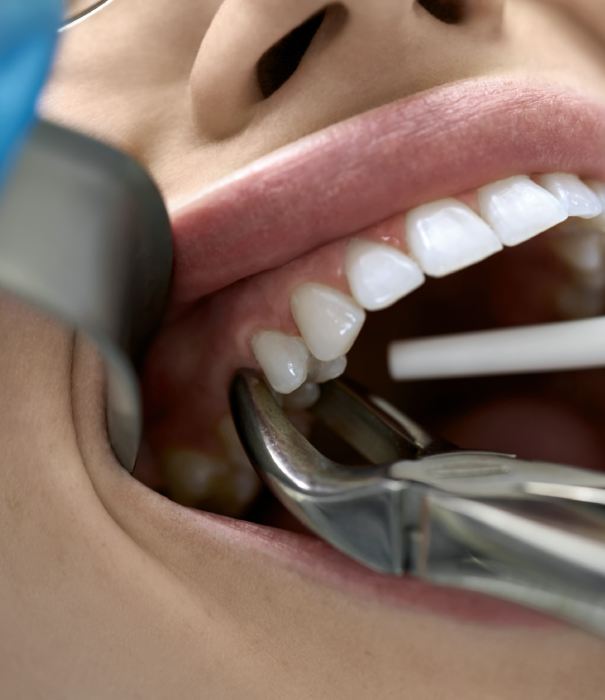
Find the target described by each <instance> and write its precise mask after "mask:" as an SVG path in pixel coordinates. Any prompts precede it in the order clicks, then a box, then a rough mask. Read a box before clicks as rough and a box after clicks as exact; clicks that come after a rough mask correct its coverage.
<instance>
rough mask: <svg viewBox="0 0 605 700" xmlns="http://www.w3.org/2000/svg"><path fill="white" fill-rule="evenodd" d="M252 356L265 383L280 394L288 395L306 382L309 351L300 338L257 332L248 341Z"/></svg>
mask: <svg viewBox="0 0 605 700" xmlns="http://www.w3.org/2000/svg"><path fill="white" fill-rule="evenodd" d="M252 352H253V353H254V356H255V357H256V359H257V361H258V364H259V365H260V366H261V369H262V370H263V372H264V373H265V377H267V381H268V382H269V384H271V386H272V387H273V388H274V389H275V391H278V392H279V393H280V394H289V393H290V392H292V391H294V390H295V389H298V387H299V386H301V385H302V384H303V383H304V382H305V381H306V379H307V371H308V366H309V351H308V350H307V347H306V345H305V344H304V342H303V341H302V340H301V339H300V338H295V337H293V336H290V335H285V334H284V333H279V332H278V331H261V332H260V333H257V334H256V335H255V336H254V337H253V338H252Z"/></svg>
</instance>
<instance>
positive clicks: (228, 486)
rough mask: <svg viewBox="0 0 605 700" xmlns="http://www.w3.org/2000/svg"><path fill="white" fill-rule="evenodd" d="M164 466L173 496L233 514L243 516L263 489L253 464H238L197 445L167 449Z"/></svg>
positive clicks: (193, 505) (200, 506)
mask: <svg viewBox="0 0 605 700" xmlns="http://www.w3.org/2000/svg"><path fill="white" fill-rule="evenodd" d="M161 470H162V475H163V477H164V480H165V484H166V488H167V491H168V494H169V496H170V497H171V498H172V500H174V501H176V502H177V503H180V504H181V505H184V506H190V507H196V508H203V509H205V510H212V511H213V512H216V513H221V514H223V515H228V516H231V517H237V516H241V515H242V514H243V513H244V512H245V511H246V509H247V508H248V507H249V506H250V504H251V503H252V501H253V500H254V498H255V497H256V495H257V494H258V490H259V481H258V478H257V476H256V475H255V473H254V472H253V470H252V468H251V467H250V466H249V465H248V466H247V467H245V468H242V467H238V466H235V465H232V464H228V463H227V462H226V461H224V460H223V459H222V458H220V457H217V456H210V455H207V454H203V453H202V452H198V451H197V450H193V449H176V450H167V451H166V452H165V453H164V454H163V455H162V458H161Z"/></svg>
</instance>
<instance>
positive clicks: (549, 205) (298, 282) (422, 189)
mask: <svg viewBox="0 0 605 700" xmlns="http://www.w3.org/2000/svg"><path fill="white" fill-rule="evenodd" d="M604 142H605V113H604V111H603V109H602V108H600V107H598V106H596V105H594V104H593V103H590V102H588V101H586V100H584V99H583V98H581V97H580V96H578V95H576V94H573V93H572V94H570V93H561V92H560V91H553V90H552V89H551V88H546V87H540V88H536V87H528V86H527V85H519V84H517V83H513V82H512V81H507V80H501V79H499V80H491V81H482V82H480V83H477V82H468V83H462V84H458V85H453V86H447V87H444V88H438V89H436V90H432V91H430V92H428V93H424V94H422V95H419V96H415V97H413V98H409V99H407V100H404V101H403V102H401V103H397V104H394V105H389V106H387V107H385V108H381V109H379V110H375V111H374V112H372V113H369V114H367V115H362V116H361V117H357V118H355V119H353V120H350V121H349V122H345V123H342V124H338V125H336V126H335V127H332V128H330V129H328V130H326V131H324V132H321V133H319V134H315V135H313V136H311V137H308V138H307V139H304V140H303V141H301V142H298V143H296V144H294V145H293V146H290V147H287V148H286V149H283V150H282V151H280V152H278V153H277V154H274V155H272V156H269V157H267V158H265V159H263V160H261V161H259V162H257V163H255V164H253V165H252V166H249V167H248V168H246V169H244V170H243V171H241V172H239V173H237V174H236V175H235V176H234V177H233V178H230V179H229V180H227V181H225V182H223V183H219V184H218V185H217V186H215V187H214V188H212V189H211V190H210V191H207V192H204V193H202V194H201V195H200V196H199V197H196V198H194V199H193V200H192V201H191V202H189V203H188V204H186V205H185V206H183V207H182V208H180V209H179V210H178V211H177V212H175V214H174V216H173V223H174V228H175V247H176V274H175V285H174V299H173V302H174V303H173V307H172V310H171V313H170V316H169V318H168V320H167V324H166V327H165V329H164V331H163V332H162V333H161V334H160V336H159V337H158V339H157V341H156V343H155V345H154V347H153V348H152V349H151V352H150V354H149V357H148V361H147V366H146V370H145V385H146V405H147V419H148V425H149V437H148V440H149V443H150V445H151V448H152V449H151V450H150V451H149V454H153V455H155V457H154V458H149V459H148V460H147V461H146V462H144V463H141V465H140V467H139V474H140V476H141V479H142V480H144V481H146V482H147V483H148V484H149V485H150V486H152V487H153V488H155V489H156V490H159V491H161V492H164V493H165V494H166V495H168V496H169V497H171V498H172V499H173V500H175V501H178V502H179V503H182V504H184V505H187V506H192V507H194V508H196V509H200V510H204V511H213V512H216V513H219V514H223V515H228V516H235V517H238V518H241V519H248V520H253V521H255V522H256V523H263V524H269V525H271V526H273V527H276V526H277V527H282V528H284V529H291V530H296V529H299V528H298V526H297V525H296V524H295V523H294V522H293V521H292V520H291V519H290V518H289V517H288V516H287V515H286V514H284V513H283V511H281V509H280V508H279V507H278V506H277V504H276V503H274V502H272V501H270V500H268V498H267V496H266V495H265V494H263V493H262V491H261V487H260V484H259V482H258V480H257V479H256V477H255V475H254V473H253V472H252V470H251V468H250V467H249V465H248V464H247V462H246V460H245V458H244V457H243V455H242V453H241V448H240V447H239V445H238V442H237V437H236V436H235V434H234V432H233V426H232V423H231V422H230V419H229V417H228V399H227V394H228V386H229V383H230V379H231V377H232V376H233V373H234V372H235V371H236V370H237V369H238V368H240V367H246V366H255V367H260V369H261V370H262V371H263V372H264V374H265V377H266V378H267V381H268V383H269V384H270V385H271V386H272V388H273V389H274V390H275V391H276V392H277V393H278V394H280V395H282V397H283V404H284V406H285V408H286V409H287V410H289V411H291V413H292V415H293V416H294V417H295V419H297V420H298V419H300V418H301V415H302V419H304V413H302V412H304V409H306V408H307V407H309V406H310V405H311V404H312V403H313V401H314V400H315V399H316V397H317V393H318V385H319V384H321V383H322V382H324V381H328V380H330V379H332V378H335V377H337V376H339V375H340V374H342V373H343V372H344V371H345V369H346V368H347V366H348V368H349V369H348V372H349V373H350V374H351V376H353V377H354V378H356V379H357V380H358V381H360V382H361V383H363V384H365V385H366V386H369V387H370V388H371V389H372V390H374V391H376V392H377V393H378V394H381V395H383V396H385V397H386V398H388V399H390V400H391V401H392V402H393V403H394V404H395V405H398V406H401V407H402V408H404V410H406V411H407V412H409V413H410V414H411V415H413V416H414V417H415V418H416V419H418V420H419V421H420V422H424V423H425V424H426V425H427V426H428V427H431V428H432V429H433V430H435V431H437V432H440V433H442V434H443V435H444V437H447V438H449V439H451V440H452V441H454V442H457V443H459V444H461V445H462V446H464V447H468V448H486V449H492V450H503V451H508V452H516V453H518V454H520V455H521V456H523V457H526V458H541V459H546V460H550V461H555V462H561V463H570V464H575V465H577V466H584V467H589V468H599V467H602V466H603V465H604V464H605V459H604V458H605V442H604V441H603V439H602V437H601V434H600V431H599V421H600V419H601V416H602V408H603V406H602V403H603V402H602V396H603V392H602V391H601V390H600V389H601V383H602V382H603V379H602V377H601V374H600V373H599V372H598V371H597V370H591V371H582V372H569V373H557V374H539V375H523V376H518V377H506V378H499V379H473V380H447V381H439V382H418V383H415V384H413V385H409V384H408V385H405V388H402V385H397V384H395V383H393V382H392V381H391V380H390V379H389V377H388V376H387V372H386V364H385V348H386V345H387V344H388V343H389V341H391V340H397V339H400V338H405V337H417V336H424V335H434V334H443V333H450V332H459V331H471V330H477V329H483V328H494V327H502V326H511V325H525V324H537V323H544V322H550V321H559V320H566V319H573V318H584V317H588V316H596V315H600V314H602V313H603V307H604V306H605V184H603V183H605V161H604V159H603V154H602V149H599V144H602V143H604ZM578 342H590V339H579V341H578ZM147 462H148V463H147ZM209 522H212V520H210V521H209ZM250 527H252V526H250ZM243 531H244V530H243ZM245 532H247V533H248V534H249V533H250V532H251V530H245ZM263 537H266V533H265V534H264V535H263V534H261V539H262V538H263ZM272 537H273V535H272ZM291 537H293V535H290V534H286V533H284V538H285V539H284V540H283V541H284V542H285V541H287V542H290V543H292V542H295V540H292V539H289V538H291ZM296 542H298V540H296ZM298 546H299V545H298V544H292V549H293V550H295V549H296V548H297V547H298ZM308 547H309V548H310V549H311V550H312V549H313V548H314V547H316V545H315V544H313V545H308ZM322 551H323V555H322V556H324V558H326V557H327V559H334V555H333V554H326V551H325V550H322ZM336 558H338V557H336ZM347 566H348V567H356V565H353V564H347ZM357 568H358V567H357ZM367 576H368V577H370V578H371V577H372V576H373V575H370V574H367ZM368 580H369V579H368ZM372 581H373V584H372V585H374V586H376V582H375V579H374V578H372ZM423 595H424V593H423ZM429 597H430V596H429ZM471 598H473V596H471ZM431 601H432V603H431V604H434V602H435V598H434V597H433V598H431ZM473 605H474V604H473V603H471V604H470V605H469V606H468V607H469V608H473ZM458 608H459V606H458V607H457V609H458ZM476 610H477V608H476V605H475V611H476Z"/></svg>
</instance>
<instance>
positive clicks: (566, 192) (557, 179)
mask: <svg viewBox="0 0 605 700" xmlns="http://www.w3.org/2000/svg"><path fill="white" fill-rule="evenodd" d="M536 179H537V181H538V183H539V184H540V185H541V186H542V187H544V189H546V190H548V191H549V192H550V193H551V194H552V195H553V196H554V197H556V198H557V200H558V201H559V202H560V203H561V205H562V206H563V207H564V208H565V210H566V211H567V214H568V215H569V216H579V217H581V218H583V219H593V218H594V217H595V216H599V214H602V213H603V205H602V204H601V201H600V200H599V197H598V196H597V195H596V193H595V192H593V190H591V189H590V187H588V186H587V185H585V184H584V183H583V182H582V180H580V178H579V177H577V176H576V175H569V174H567V173H553V174H551V175H540V176H539V177H538V178H536Z"/></svg>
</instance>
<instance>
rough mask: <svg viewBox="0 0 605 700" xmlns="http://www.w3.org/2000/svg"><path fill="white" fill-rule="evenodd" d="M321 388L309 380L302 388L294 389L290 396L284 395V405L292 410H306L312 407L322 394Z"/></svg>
mask: <svg viewBox="0 0 605 700" xmlns="http://www.w3.org/2000/svg"><path fill="white" fill-rule="evenodd" d="M320 393H321V392H320V389H319V387H318V386H317V384H312V383H310V382H307V383H306V384H303V385H302V386H301V387H300V389H297V390H296V391H293V392H292V393H291V394H290V395H289V396H286V397H284V407H285V408H287V409H289V410H290V411H304V410H305V409H307V408H311V406H313V404H314V403H315V402H316V401H317V399H318V398H319V396H320Z"/></svg>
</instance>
